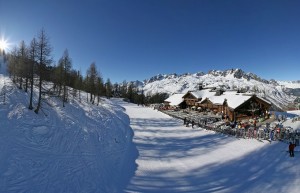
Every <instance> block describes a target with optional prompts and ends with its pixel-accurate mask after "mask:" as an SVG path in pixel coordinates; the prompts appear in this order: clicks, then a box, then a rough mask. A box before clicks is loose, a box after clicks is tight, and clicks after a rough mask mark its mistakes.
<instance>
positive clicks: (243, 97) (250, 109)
mask: <svg viewBox="0 0 300 193" xmlns="http://www.w3.org/2000/svg"><path fill="white" fill-rule="evenodd" d="M197 106H200V107H201V108H203V109H206V110H209V111H212V112H214V113H219V114H222V115H223V116H224V117H227V118H228V119H229V120H230V121H234V120H240V119H245V118H254V117H261V116H264V117H266V116H268V115H269V109H270V107H271V103H270V102H268V101H267V100H265V99H263V98H261V97H258V96H256V95H254V94H242V93H237V92H225V93H224V94H222V95H219V96H212V97H209V98H205V99H204V100H202V101H200V102H198V104H197Z"/></svg>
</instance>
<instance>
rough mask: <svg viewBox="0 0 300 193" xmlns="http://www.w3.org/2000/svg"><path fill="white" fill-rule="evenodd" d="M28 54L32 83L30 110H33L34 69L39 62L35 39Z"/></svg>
mask: <svg viewBox="0 0 300 193" xmlns="http://www.w3.org/2000/svg"><path fill="white" fill-rule="evenodd" d="M28 52H29V53H28V54H29V69H30V71H29V81H30V99H29V107H28V109H30V110H32V109H33V106H32V98H33V83H34V80H33V78H34V69H35V65H36V60H37V57H38V55H37V41H36V39H35V38H33V39H32V40H31V42H30V45H29V48H28Z"/></svg>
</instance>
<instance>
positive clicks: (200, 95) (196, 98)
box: [183, 89, 216, 108]
mask: <svg viewBox="0 0 300 193" xmlns="http://www.w3.org/2000/svg"><path fill="white" fill-rule="evenodd" d="M215 94H216V92H212V91H211V90H210V89H203V90H198V91H189V92H187V93H186V94H185V95H183V99H184V101H185V103H186V105H187V107H189V108H192V107H197V103H198V102H200V101H201V100H202V99H205V98H207V97H211V96H214V95H215Z"/></svg>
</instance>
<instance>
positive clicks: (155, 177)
mask: <svg viewBox="0 0 300 193" xmlns="http://www.w3.org/2000/svg"><path fill="white" fill-rule="evenodd" d="M118 103H119V104H120V105H122V106H124V107H125V108H126V112H127V113H128V115H129V117H130V124H131V127H132V128H133V130H134V138H133V140H134V143H135V144H136V147H137V149H138V152H139V156H138V158H137V160H136V163H137V165H138V166H137V171H136V172H135V175H134V176H133V178H131V180H130V182H129V183H128V186H127V187H126V188H125V190H124V191H125V192H128V193H129V192H130V193H135V192H142V193H148V192H149V193H153V192H157V193H165V192H168V193H174V192H194V193H208V192H218V193H225V192H228V193H244V192H245V193H246V192H248V193H257V192H276V193H298V192H300V187H299V183H300V165H299V161H300V154H299V152H296V155H295V157H294V158H290V157H289V155H288V153H287V152H286V150H287V148H288V147H287V144H285V143H282V142H272V143H271V144H270V143H269V142H268V141H258V140H256V139H237V138H235V137H230V136H226V135H222V134H216V133H214V132H212V131H206V130H204V129H201V128H195V129H192V128H191V127H185V126H183V123H182V121H179V120H176V119H174V118H171V117H169V116H167V115H165V114H163V113H161V112H158V111H156V110H153V109H150V108H145V107H141V106H137V105H133V104H128V103H124V102H122V101H119V102H118ZM296 150H299V147H297V148H296Z"/></svg>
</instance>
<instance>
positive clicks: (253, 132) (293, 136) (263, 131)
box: [183, 118, 300, 157]
mask: <svg viewBox="0 0 300 193" xmlns="http://www.w3.org/2000/svg"><path fill="white" fill-rule="evenodd" d="M206 121H207V120H206V119H205V123H203V125H206ZM183 123H184V125H185V126H186V127H188V126H189V124H191V125H192V128H194V126H195V125H196V123H195V121H194V120H189V119H187V118H184V119H183ZM228 126H229V127H230V128H232V129H236V133H235V135H236V136H243V137H247V136H248V138H264V139H267V140H270V143H271V141H273V140H283V141H286V142H287V141H292V142H290V143H289V154H290V156H291V157H294V149H295V147H296V145H297V144H298V145H299V137H300V133H298V132H295V133H294V132H293V131H289V130H288V129H286V128H283V127H282V125H279V124H278V125H276V126H275V127H274V128H272V127H270V124H267V125H266V126H265V127H257V125H256V120H254V122H253V124H252V126H251V125H246V124H245V123H241V122H232V123H230V124H229V125H228ZM240 130H243V131H244V133H243V134H239V131H240ZM246 131H247V132H246ZM238 134H239V135H238Z"/></svg>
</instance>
